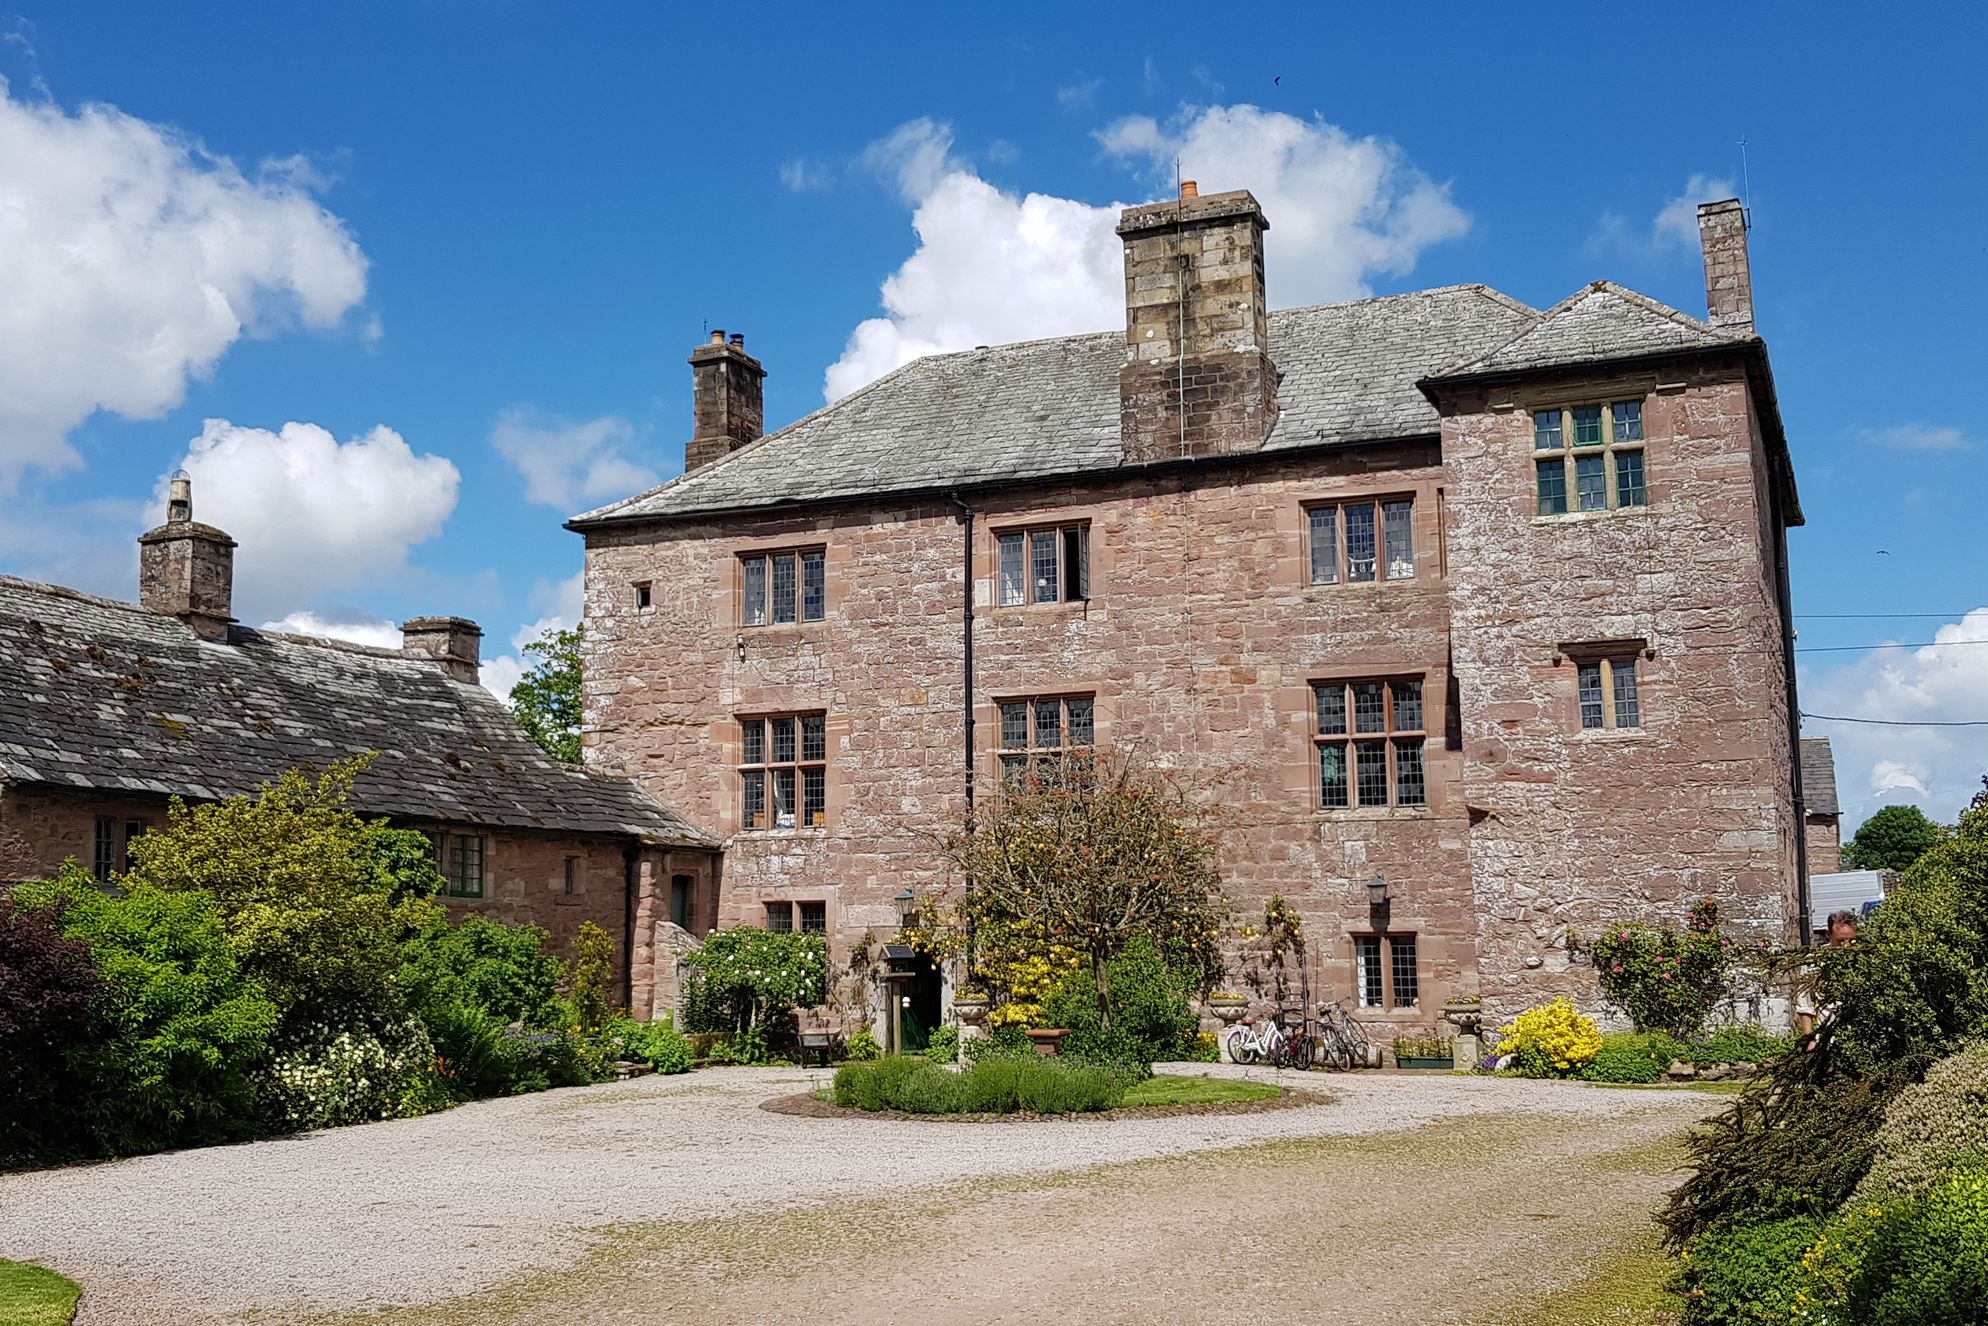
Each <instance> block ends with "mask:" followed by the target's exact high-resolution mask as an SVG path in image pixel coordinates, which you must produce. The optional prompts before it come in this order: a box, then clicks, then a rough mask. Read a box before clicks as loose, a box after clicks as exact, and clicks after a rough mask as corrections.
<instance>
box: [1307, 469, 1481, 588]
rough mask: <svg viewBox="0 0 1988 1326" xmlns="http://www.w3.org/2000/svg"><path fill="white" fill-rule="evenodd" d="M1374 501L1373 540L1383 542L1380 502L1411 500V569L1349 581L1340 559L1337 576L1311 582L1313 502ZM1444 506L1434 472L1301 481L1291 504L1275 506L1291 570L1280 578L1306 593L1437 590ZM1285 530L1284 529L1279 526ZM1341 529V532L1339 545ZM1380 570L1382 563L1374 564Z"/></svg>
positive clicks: (1442, 555)
mask: <svg viewBox="0 0 1988 1326" xmlns="http://www.w3.org/2000/svg"><path fill="white" fill-rule="evenodd" d="M1349 502H1350V503H1355V504H1357V503H1360V502H1372V503H1374V535H1375V542H1376V544H1377V545H1381V544H1382V540H1383V534H1382V529H1381V514H1380V504H1381V503H1382V502H1410V503H1412V504H1413V519H1412V521H1411V524H1410V526H1409V529H1410V533H1411V535H1412V537H1413V539H1414V542H1415V574H1414V575H1412V576H1399V577H1396V578H1394V579H1389V578H1388V577H1387V576H1386V575H1385V574H1377V575H1376V576H1375V577H1374V578H1373V579H1372V580H1350V581H1349V580H1348V579H1347V578H1346V567H1345V564H1344V562H1343V561H1342V562H1341V564H1340V568H1339V579H1338V580H1337V581H1336V582H1334V583H1330V584H1314V583H1312V576H1311V513H1312V509H1313V508H1314V507H1326V506H1345V505H1346V504H1347V503H1349ZM1445 505H1446V492H1445V488H1444V486H1443V484H1442V483H1441V482H1440V481H1439V480H1438V479H1437V478H1435V477H1434V476H1430V477H1427V478H1423V479H1420V480H1419V481H1417V480H1416V479H1415V478H1414V477H1413V476H1411V475H1409V474H1402V473H1399V472H1397V473H1394V474H1381V475H1377V476H1373V477H1368V476H1348V477H1338V476H1335V477H1333V478H1330V479H1323V480H1321V481H1319V482H1316V483H1309V484H1307V485H1306V486H1305V489H1304V491H1303V494H1302V496H1300V497H1299V498H1298V499H1297V501H1296V503H1295V505H1285V506H1280V508H1279V509H1278V513H1277V526H1278V530H1279V533H1280V534H1282V535H1283V536H1284V537H1285V538H1287V539H1288V540H1289V542H1288V543H1287V545H1286V549H1287V551H1288V553H1289V557H1288V564H1289V566H1290V570H1289V571H1287V572H1284V573H1282V574H1281V575H1280V577H1279V578H1280V580H1283V581H1284V582H1286V583H1289V584H1292V585H1295V586H1296V587H1297V588H1298V589H1299V590H1301V591H1303V592H1305V593H1307V594H1339V593H1344V592H1346V591H1349V590H1351V591H1354V592H1358V593H1367V594H1372V593H1382V594H1386V593H1391V592H1393V593H1399V592H1403V591H1409V592H1413V591H1414V590H1416V589H1418V588H1420V589H1433V590H1436V591H1437V592H1441V590H1442V583H1441V581H1442V577H1443V575H1444V574H1445V570H1446V561H1445V558H1446V538H1447V536H1446V533H1445V531H1444V529H1443V512H1444V507H1445ZM1286 530H1288V531H1289V533H1288V534H1284V531H1286ZM1345 537H1346V536H1345V532H1344V530H1341V532H1340V542H1341V544H1342V546H1343V545H1344V542H1345ZM1384 555H1385V554H1384V550H1383V547H1380V546H1377V548H1376V550H1375V557H1376V559H1377V561H1378V560H1379V559H1380V558H1382V557H1383V556H1384ZM1376 569H1377V570H1381V571H1384V570H1385V568H1384V567H1379V566H1377V568H1376Z"/></svg>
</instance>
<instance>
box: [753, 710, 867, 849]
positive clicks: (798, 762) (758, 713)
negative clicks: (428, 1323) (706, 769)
mask: <svg viewBox="0 0 1988 1326" xmlns="http://www.w3.org/2000/svg"><path fill="white" fill-rule="evenodd" d="M807 718H818V719H820V720H821V728H822V758H821V759H819V760H813V759H808V758H806V755H805V752H806V746H805V742H806V739H807V734H806V727H805V724H804V723H803V722H802V720H803V719H807ZM778 719H787V720H790V721H792V723H793V724H794V729H793V730H794V751H793V758H792V759H791V760H776V759H775V758H774V755H775V750H774V745H773V726H772V725H773V722H774V720H778ZM748 723H760V724H762V725H763V728H762V731H763V736H762V742H763V748H762V750H761V752H760V760H759V761H758V762H757V763H748V762H747V761H746V755H747V753H748V752H747V751H746V749H745V727H746V725H747V724H748ZM726 726H728V727H729V728H730V729H731V732H730V740H729V743H728V745H729V753H730V757H731V765H730V768H731V774H732V778H731V784H732V786H731V792H732V795H731V798H730V806H729V823H728V826H727V827H728V829H729V831H730V833H732V834H738V835H745V836H749V837H753V838H759V837H764V836H766V835H768V834H777V835H802V834H807V835H812V836H815V837H825V836H826V835H827V833H828V830H829V826H830V825H831V824H833V823H835V821H836V816H835V812H836V810H837V809H839V808H840V807H839V802H840V798H838V797H836V796H835V795H834V793H835V785H836V781H837V780H836V779H834V778H831V777H829V772H830V771H831V770H832V769H833V768H834V766H835V761H834V759H833V757H832V755H831V752H833V751H834V750H835V748H836V740H835V738H836V735H837V733H836V728H835V725H834V724H832V723H831V722H830V721H829V716H828V713H827V711H826V710H825V709H823V708H822V707H820V706H819V705H816V706H812V707H810V706H805V705H803V706H800V707H798V708H793V709H786V708H774V709H761V708H757V707H755V708H754V709H752V710H750V711H745V712H740V713H735V714H733V715H732V721H731V722H730V723H729V724H727V725H726ZM804 768H809V769H812V768H819V769H820V770H821V771H822V804H821V817H822V818H821V822H820V823H819V824H807V823H805V822H804V820H805V816H806V807H807V790H806V777H805V775H804V774H803V773H802V772H801V771H802V770H803V769H804ZM778 769H788V770H792V771H793V774H794V823H792V824H791V825H784V826H783V825H779V824H776V823H774V822H773V818H774V804H775V801H774V783H775V779H774V777H773V773H774V771H775V770H778ZM749 770H750V771H763V772H764V777H762V779H761V781H760V786H761V789H762V791H761V796H762V805H761V812H760V813H761V816H762V818H763V819H764V820H765V821H766V822H765V823H763V824H759V825H756V826H753V827H751V828H748V827H746V823H745V794H746V782H747V779H746V773H747V772H748V771H749Z"/></svg>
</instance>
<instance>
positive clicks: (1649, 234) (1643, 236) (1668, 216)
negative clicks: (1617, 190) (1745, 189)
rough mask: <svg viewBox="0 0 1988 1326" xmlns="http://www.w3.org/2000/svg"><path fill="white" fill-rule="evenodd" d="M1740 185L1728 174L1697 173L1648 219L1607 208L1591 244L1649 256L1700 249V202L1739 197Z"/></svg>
mask: <svg viewBox="0 0 1988 1326" xmlns="http://www.w3.org/2000/svg"><path fill="white" fill-rule="evenodd" d="M1738 194H1739V189H1738V188H1736V187H1735V186H1734V184H1733V181H1732V180H1731V178H1729V177H1727V176H1714V175H1693V176H1692V177H1691V178H1690V179H1688V180H1686V181H1685V183H1684V190H1683V192H1681V193H1678V194H1676V195H1674V196H1672V197H1671V198H1668V199H1666V200H1665V202H1664V205H1663V206H1662V207H1661V208H1659V209H1657V214H1656V216H1654V217H1653V218H1651V220H1650V221H1649V222H1648V223H1647V225H1646V224H1645V223H1643V222H1641V221H1632V220H1631V219H1630V218H1629V217H1627V216H1625V215H1623V214H1622V213H1621V212H1603V213H1602V214H1601V219H1600V220H1599V221H1597V222H1596V223H1595V231H1594V234H1593V235H1592V236H1590V237H1589V240H1588V248H1589V249H1590V250H1591V251H1595V252H1606V251H1610V250H1613V251H1615V252H1620V253H1628V254H1634V255H1638V256H1642V257H1645V258H1649V257H1657V256H1661V255H1665V254H1672V253H1677V252H1689V253H1696V252H1698V250H1699V243H1698V204H1700V203H1716V202H1719V201H1722V200H1723V199H1727V198H1732V197H1736V196H1737V195H1738Z"/></svg>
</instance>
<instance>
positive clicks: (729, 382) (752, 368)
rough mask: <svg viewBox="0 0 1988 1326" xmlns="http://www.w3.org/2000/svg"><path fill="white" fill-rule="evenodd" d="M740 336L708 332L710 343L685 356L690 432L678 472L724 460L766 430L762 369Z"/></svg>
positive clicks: (764, 373)
mask: <svg viewBox="0 0 1988 1326" xmlns="http://www.w3.org/2000/svg"><path fill="white" fill-rule="evenodd" d="M745 341H746V338H745V336H744V334H743V333H740V332H733V333H732V337H731V339H730V340H729V341H728V340H726V339H725V333H724V332H723V331H722V330H720V331H714V332H712V333H711V340H710V343H709V344H707V345H700V346H698V347H697V348H696V349H695V350H692V351H691V352H690V373H691V388H692V393H691V406H692V415H693V417H694V418H695V421H696V431H695V432H694V433H693V434H692V436H691V439H690V441H689V442H688V443H687V444H686V445H685V446H684V449H683V468H684V472H685V473H686V474H687V473H689V472H690V471H691V470H695V469H699V468H701V467H703V466H705V465H709V464H710V463H711V462H712V461H714V460H717V459H718V458H719V457H721V456H729V455H731V454H732V453H733V452H734V451H737V450H738V449H739V448H740V447H742V446H744V445H745V444H746V443H748V442H756V441H758V440H759V438H760V435H761V434H763V433H764V432H765V431H766V405H765V401H764V394H763V389H762V385H761V384H762V383H764V382H765V380H766V370H765V369H763V368H761V367H760V366H759V361H758V360H757V359H754V358H753V357H752V356H751V355H749V354H747V353H746V351H745Z"/></svg>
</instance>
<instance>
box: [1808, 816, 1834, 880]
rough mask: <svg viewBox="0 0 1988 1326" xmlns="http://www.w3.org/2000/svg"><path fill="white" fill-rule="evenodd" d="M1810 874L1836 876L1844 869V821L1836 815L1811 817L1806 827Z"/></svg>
mask: <svg viewBox="0 0 1988 1326" xmlns="http://www.w3.org/2000/svg"><path fill="white" fill-rule="evenodd" d="M1805 831H1806V833H1807V834H1808V845H1809V874H1811V875H1834V874H1835V873H1836V872H1838V871H1839V870H1841V869H1843V821H1842V819H1841V817H1840V816H1836V815H1811V816H1809V817H1808V823H1807V826H1806V830H1805Z"/></svg>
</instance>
